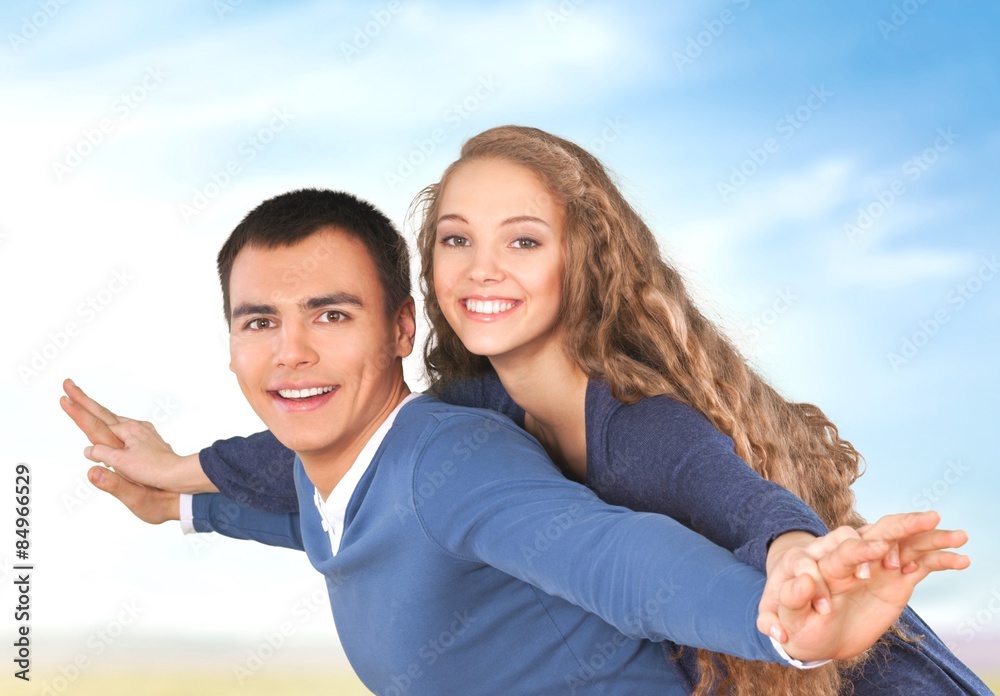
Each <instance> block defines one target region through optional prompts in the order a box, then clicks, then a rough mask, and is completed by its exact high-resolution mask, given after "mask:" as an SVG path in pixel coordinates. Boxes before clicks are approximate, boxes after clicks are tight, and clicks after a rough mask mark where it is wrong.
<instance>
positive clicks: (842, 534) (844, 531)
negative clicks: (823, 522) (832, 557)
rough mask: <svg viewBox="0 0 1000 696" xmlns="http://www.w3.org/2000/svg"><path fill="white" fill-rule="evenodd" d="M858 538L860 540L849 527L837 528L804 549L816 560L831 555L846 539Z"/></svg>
mask: <svg viewBox="0 0 1000 696" xmlns="http://www.w3.org/2000/svg"><path fill="white" fill-rule="evenodd" d="M858 538H860V537H859V535H858V533H857V532H856V531H854V530H853V529H851V528H850V527H847V526H844V527H837V528H836V529H834V530H833V531H831V532H827V533H826V534H824V535H823V536H821V537H817V538H816V540H815V541H813V542H812V543H811V544H809V546H808V547H806V548H807V550H808V553H809V555H810V556H812V557H813V558H817V559H818V558H821V557H823V556H825V555H826V554H828V553H832V552H833V551H834V550H836V549H837V547H838V546H840V545H841V544H842V543H844V542H845V541H847V540H848V539H858Z"/></svg>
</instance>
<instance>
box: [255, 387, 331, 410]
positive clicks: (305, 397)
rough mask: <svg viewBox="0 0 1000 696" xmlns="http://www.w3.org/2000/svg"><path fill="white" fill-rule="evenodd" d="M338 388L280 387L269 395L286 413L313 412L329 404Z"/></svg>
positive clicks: (269, 392)
mask: <svg viewBox="0 0 1000 696" xmlns="http://www.w3.org/2000/svg"><path fill="white" fill-rule="evenodd" d="M338 388H339V387H338V386H336V385H324V386H315V387H313V386H298V387H296V386H292V385H280V386H279V387H278V388H277V389H272V390H269V391H268V392H267V393H268V395H269V396H270V397H271V399H272V400H273V401H274V403H275V404H276V405H277V406H278V408H280V409H282V410H284V411H312V410H315V409H317V408H320V407H321V406H323V405H324V404H326V403H327V402H329V401H330V399H332V398H333V396H334V394H336V393H337V390H338Z"/></svg>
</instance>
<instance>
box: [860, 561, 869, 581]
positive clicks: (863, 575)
mask: <svg viewBox="0 0 1000 696" xmlns="http://www.w3.org/2000/svg"><path fill="white" fill-rule="evenodd" d="M857 576H858V578H859V579H861V580H867V579H868V578H870V577H871V576H872V569H871V566H869V565H868V562H867V561H865V562H864V563H862V564H861V565H860V566H858V570H857Z"/></svg>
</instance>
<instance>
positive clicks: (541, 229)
mask: <svg viewBox="0 0 1000 696" xmlns="http://www.w3.org/2000/svg"><path fill="white" fill-rule="evenodd" d="M565 219H566V215H565V211H564V209H563V206H562V204H561V203H560V202H559V201H558V200H557V199H556V198H555V196H553V195H552V194H551V193H550V192H549V190H548V188H546V186H545V185H544V184H543V183H542V182H541V180H540V179H539V178H538V177H537V176H536V175H535V174H534V173H533V172H532V171H531V170H530V169H527V168H525V167H522V166H520V165H517V164H512V163H510V162H507V161H505V160H499V159H480V160H472V161H470V162H467V163H465V164H463V165H461V166H460V167H459V168H458V169H457V170H455V172H454V173H453V174H452V176H451V178H450V179H449V180H448V182H447V184H446V185H445V187H444V189H443V190H442V192H441V194H440V198H439V206H438V219H437V238H436V241H435V246H434V292H435V294H436V295H437V300H438V304H439V305H440V306H441V311H442V312H443V313H444V316H445V319H447V321H448V323H449V324H450V325H451V327H452V328H453V329H454V330H455V333H456V334H457V335H458V338H459V339H460V340H461V341H462V343H464V344H465V347H466V348H467V349H468V350H469V351H470V352H472V353H474V354H476V355H484V356H487V357H489V358H491V359H493V360H494V361H496V360H498V359H510V358H519V357H520V358H528V357H532V356H538V355H541V354H543V353H544V352H545V351H546V349H551V348H553V347H556V346H558V345H559V344H560V341H561V336H560V332H559V330H558V329H559V327H558V321H557V317H558V315H559V308H560V305H561V302H562V281H563V272H564V269H565V253H564V250H563V247H564V236H563V235H564V224H565Z"/></svg>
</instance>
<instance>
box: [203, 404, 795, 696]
mask: <svg viewBox="0 0 1000 696" xmlns="http://www.w3.org/2000/svg"><path fill="white" fill-rule="evenodd" d="M295 486H296V491H297V495H298V501H299V509H300V511H301V513H300V515H296V514H279V513H264V512H258V511H255V510H252V509H250V508H246V507H243V506H240V505H239V504H237V503H234V502H233V501H231V500H228V499H226V498H224V497H223V496H221V495H199V496H195V500H194V524H195V528H196V529H197V530H198V531H217V532H220V533H223V534H226V535H228V536H233V537H237V538H249V539H255V540H258V541H263V542H264V543H269V544H274V545H281V546H288V547H291V548H298V549H304V550H305V551H306V553H307V554H308V556H309V559H310V561H311V562H312V564H313V566H314V567H316V569H317V570H319V571H320V572H321V573H323V575H324V576H326V581H327V586H328V589H329V592H330V601H331V605H332V608H333V614H334V618H335V621H336V624H337V631H338V634H339V635H340V638H341V641H342V643H343V645H344V650H345V652H346V653H347V656H348V659H349V660H350V661H351V664H352V666H353V667H354V669H355V671H356V672H357V673H358V675H359V676H360V678H361V679H362V681H363V682H364V683H365V684H366V685H367V686H368V688H370V689H372V690H373V691H374V692H375V693H376V694H380V695H383V694H403V693H406V694H413V695H415V696H416V695H418V694H430V695H435V696H438V695H440V694H491V695H492V694H539V695H541V694H546V695H548V694H559V693H565V694H604V695H605V696H608V695H613V694H623V695H624V694H644V693H650V694H654V693H655V694H671V693H674V694H683V693H686V692H687V689H686V688H685V687H684V686H682V685H681V684H680V683H678V682H677V681H676V679H675V677H674V674H673V671H672V670H671V668H670V666H669V665H668V664H667V662H666V661H665V660H664V659H663V654H662V651H661V649H660V647H659V646H658V645H656V643H655V642H654V641H660V640H663V639H665V638H669V639H671V640H673V641H675V642H678V643H683V644H685V645H691V646H697V647H706V648H710V649H713V650H718V651H725V652H729V653H732V654H736V655H739V656H741V657H745V658H748V659H754V660H768V661H780V658H778V656H777V654H776V652H775V651H774V648H773V647H772V646H771V643H770V641H769V639H768V638H766V637H765V636H763V635H761V634H760V633H759V632H758V631H757V629H756V626H755V620H756V615H757V605H758V602H759V601H760V596H761V590H762V588H763V584H764V576H763V575H762V574H761V572H760V571H758V570H756V569H754V568H752V567H750V566H748V565H745V564H743V563H741V562H739V561H738V560H737V559H736V558H735V557H734V556H733V555H732V554H731V553H730V552H728V551H725V550H724V549H722V548H720V547H718V546H715V545H714V544H712V543H711V542H709V541H707V540H706V539H705V538H704V537H701V536H700V535H697V534H695V533H694V532H692V531H690V530H688V529H687V528H685V527H684V526H683V525H681V524H679V523H678V522H676V521H674V520H672V519H670V518H668V517H664V516H660V515H654V514H649V513H637V512H633V511H630V510H627V509H625V508H621V507H613V506H610V505H608V504H606V503H604V502H602V501H601V500H600V499H599V498H597V496H596V495H594V493H593V492H592V491H590V490H589V489H588V488H586V487H585V486H582V485H579V484H576V483H573V482H571V481H569V480H567V479H566V478H565V477H564V476H563V475H562V474H561V473H560V472H559V470H558V469H557V468H556V467H555V466H554V465H553V464H552V463H551V462H550V461H549V459H548V458H547V457H546V455H545V452H544V451H543V450H542V448H541V447H540V446H539V445H538V443H537V442H536V441H535V440H534V439H533V438H531V437H530V436H529V435H527V434H526V433H525V432H524V431H523V430H521V429H520V428H518V427H516V426H515V425H514V424H513V423H512V422H511V421H510V420H508V419H507V418H505V417H503V416H501V415H499V414H496V413H493V412H490V411H485V410H472V409H464V408H460V407H455V406H450V405H448V404H444V403H442V402H440V401H438V400H437V399H434V398H432V397H428V396H423V397H420V398H417V399H415V400H414V401H412V402H410V403H408V404H406V405H405V406H404V407H403V408H402V409H401V410H400V412H399V414H398V416H397V418H396V421H395V423H394V424H393V426H392V428H391V429H390V430H389V432H388V434H387V436H386V438H385V440H384V441H383V442H382V445H381V446H380V447H379V449H378V451H377V453H376V455H375V458H374V460H373V462H372V465H371V467H370V468H369V469H368V471H367V473H366V474H365V475H364V477H363V478H362V479H361V481H360V483H359V485H358V488H357V489H356V491H355V493H354V495H353V497H352V498H351V501H350V504H349V505H348V509H347V515H346V518H345V529H344V535H343V539H342V542H341V545H340V548H339V549H338V552H337V554H336V555H333V554H332V553H331V549H330V538H329V536H328V535H327V534H326V532H325V531H324V530H323V528H322V525H321V522H320V517H319V513H318V511H317V510H316V508H315V506H314V505H313V495H314V488H313V486H312V484H311V483H310V482H309V480H308V479H307V478H306V476H305V472H304V470H303V468H302V464H301V462H300V461H299V460H298V459H297V458H296V461H295Z"/></svg>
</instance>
